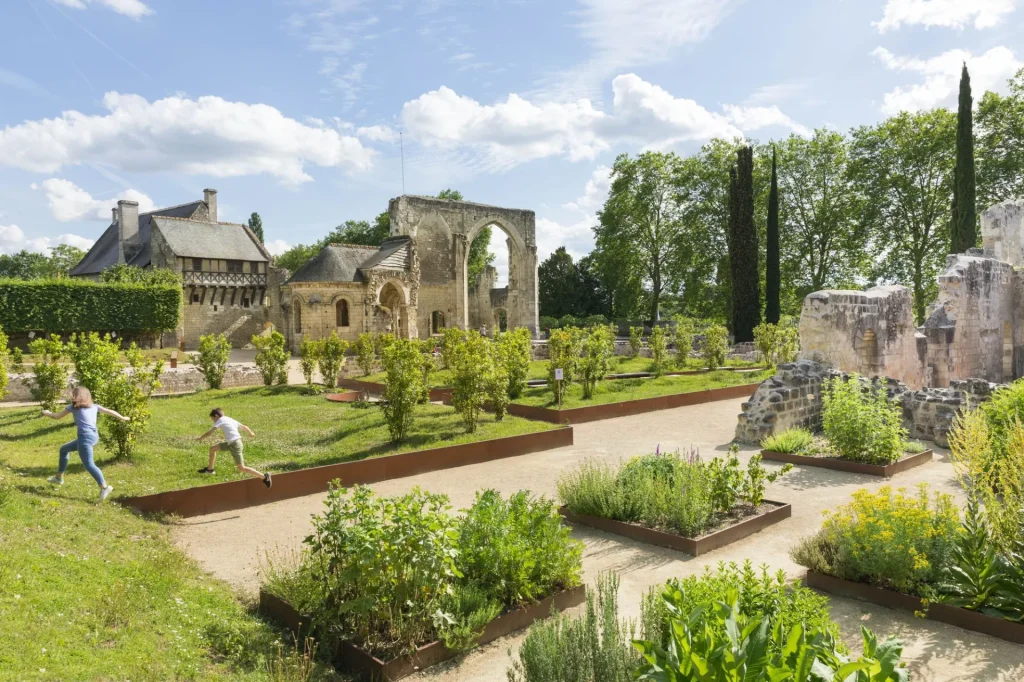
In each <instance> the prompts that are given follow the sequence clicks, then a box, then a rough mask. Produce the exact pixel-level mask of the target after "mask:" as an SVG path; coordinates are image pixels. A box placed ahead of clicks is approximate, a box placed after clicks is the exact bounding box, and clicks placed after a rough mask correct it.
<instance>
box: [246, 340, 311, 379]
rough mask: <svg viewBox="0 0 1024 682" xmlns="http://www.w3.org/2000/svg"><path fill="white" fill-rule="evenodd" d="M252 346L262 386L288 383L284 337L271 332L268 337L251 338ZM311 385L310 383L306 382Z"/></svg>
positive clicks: (287, 358)
mask: <svg viewBox="0 0 1024 682" xmlns="http://www.w3.org/2000/svg"><path fill="white" fill-rule="evenodd" d="M252 345H253V346H255V347H256V358H255V362H256V368H257V369H259V371H260V376H261V377H263V385H264V386H271V385H273V383H274V382H275V381H276V382H277V383H279V384H287V383H288V361H289V360H290V359H291V353H289V352H288V351H287V350H286V348H285V346H286V343H285V339H284V335H283V334H281V332H277V331H273V332H271V333H270V336H261V335H256V336H253V337H252ZM307 383H308V384H310V385H312V383H313V382H312V381H309V380H307Z"/></svg>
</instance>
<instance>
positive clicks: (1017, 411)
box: [981, 379, 1024, 458]
mask: <svg viewBox="0 0 1024 682" xmlns="http://www.w3.org/2000/svg"><path fill="white" fill-rule="evenodd" d="M981 411H982V414H984V415H985V421H986V422H988V431H989V437H990V438H991V446H992V454H993V456H994V457H996V458H999V457H1002V456H1004V455H1005V454H1006V452H1007V443H1008V442H1009V435H1010V431H1011V428H1012V426H1013V424H1014V422H1021V423H1024V379H1018V380H1017V381H1014V382H1013V383H1012V384H1010V385H1008V386H1000V387H999V388H997V389H996V390H995V391H993V392H992V396H991V397H990V398H989V399H988V401H986V402H984V403H982V404H981Z"/></svg>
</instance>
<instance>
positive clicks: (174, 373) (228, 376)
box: [0, 365, 263, 403]
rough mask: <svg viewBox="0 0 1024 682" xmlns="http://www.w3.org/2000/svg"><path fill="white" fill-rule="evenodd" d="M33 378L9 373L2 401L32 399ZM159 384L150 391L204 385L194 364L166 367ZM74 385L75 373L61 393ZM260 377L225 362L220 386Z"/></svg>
mask: <svg viewBox="0 0 1024 682" xmlns="http://www.w3.org/2000/svg"><path fill="white" fill-rule="evenodd" d="M23 379H27V380H28V381H30V382H31V381H32V375H31V374H12V375H11V376H10V381H9V382H8V384H7V393H6V395H4V397H3V398H2V399H0V400H3V401H4V402H18V403H20V402H32V392H31V390H30V389H29V386H28V385H26V384H25V383H24V382H23V381H22V380H23ZM160 384H161V386H160V388H158V389H157V390H156V391H154V392H153V395H174V394H178V393H195V392H197V391H203V390H205V389H206V379H205V378H203V374H202V372H200V371H199V369H198V368H196V367H194V366H191V365H190V366H186V367H176V368H175V369H165V370H164V371H163V374H161V375H160ZM74 385H75V377H74V374H72V375H71V379H70V380H69V381H68V386H67V388H66V389H65V391H64V397H65V398H67V399H70V398H71V389H72V388H73V387H74ZM262 385H263V377H261V376H260V373H259V370H257V369H256V368H255V367H254V366H252V365H228V369H227V373H225V374H224V383H223V384H222V388H244V387H246V386H262Z"/></svg>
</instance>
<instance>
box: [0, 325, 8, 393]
mask: <svg viewBox="0 0 1024 682" xmlns="http://www.w3.org/2000/svg"><path fill="white" fill-rule="evenodd" d="M8 357H9V355H8V351H7V334H4V330H3V327H0V398H3V397H4V395H5V394H6V393H7V359H8Z"/></svg>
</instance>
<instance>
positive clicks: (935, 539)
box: [791, 484, 960, 597]
mask: <svg viewBox="0 0 1024 682" xmlns="http://www.w3.org/2000/svg"><path fill="white" fill-rule="evenodd" d="M959 529H960V521H959V515H958V513H957V508H956V506H955V505H954V504H953V501H952V498H951V497H950V496H949V495H945V494H943V493H935V495H934V497H930V496H929V495H928V487H927V485H925V484H921V486H920V487H919V488H918V492H917V494H908V493H907V492H906V491H905V489H903V488H901V489H899V490H896V491H893V489H892V488H890V487H889V486H883V487H882V488H880V489H879V490H878V492H877V493H873V492H870V491H868V490H858V491H857V492H855V493H854V494H853V501H852V502H850V503H849V504H846V505H843V506H841V507H839V508H838V509H837V510H836V511H834V512H832V513H831V514H830V515H829V516H828V518H827V520H826V521H825V524H824V525H823V526H822V528H821V530H820V531H818V533H817V534H816V535H814V536H812V537H811V538H808V539H806V540H805V541H803V542H802V543H801V544H800V545H798V546H797V547H796V548H795V549H794V550H793V552H792V553H791V554H792V557H793V560H794V561H796V562H797V563H798V564H800V565H801V566H806V567H807V568H809V569H811V570H814V571H817V572H819V573H824V574H827V575H833V576H836V577H838V578H843V579H846V580H854V581H857V582H865V583H869V584H871V585H875V586H878V587H884V588H888V589H893V590H896V591H897V592H903V593H905V594H912V595H919V596H923V597H928V596H931V595H932V593H933V587H934V585H935V584H936V583H937V582H938V580H939V577H940V575H941V572H942V570H943V567H944V566H946V565H947V564H948V563H949V561H950V558H951V556H952V551H953V543H954V541H955V539H956V536H957V533H958V532H959Z"/></svg>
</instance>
